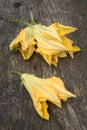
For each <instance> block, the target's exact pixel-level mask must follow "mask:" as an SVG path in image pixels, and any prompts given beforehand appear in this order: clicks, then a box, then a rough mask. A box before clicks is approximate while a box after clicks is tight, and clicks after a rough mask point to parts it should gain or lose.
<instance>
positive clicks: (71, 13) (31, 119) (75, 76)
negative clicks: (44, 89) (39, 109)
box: [0, 0, 87, 130]
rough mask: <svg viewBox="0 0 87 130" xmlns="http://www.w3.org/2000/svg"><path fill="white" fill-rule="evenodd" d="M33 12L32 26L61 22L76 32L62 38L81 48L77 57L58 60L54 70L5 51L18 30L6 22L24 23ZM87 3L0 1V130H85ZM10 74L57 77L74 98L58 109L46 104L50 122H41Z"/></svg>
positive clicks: (78, 0) (81, 0) (37, 60)
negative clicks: (24, 73)
mask: <svg viewBox="0 0 87 130" xmlns="http://www.w3.org/2000/svg"><path fill="white" fill-rule="evenodd" d="M31 10H32V11H33V14H34V16H35V19H36V21H37V22H42V23H44V24H47V25H49V24H51V23H52V22H61V23H62V24H65V25H71V26H74V27H77V28H79V30H78V31H77V32H75V33H73V34H70V35H69V36H68V37H70V38H71V39H73V41H74V44H76V45H78V46H80V47H81V52H79V53H78V54H75V58H74V59H73V60H72V59H70V57H67V58H65V59H59V65H58V67H57V68H55V67H54V66H48V64H47V63H46V62H45V61H44V60H43V58H42V57H41V56H40V55H39V54H34V55H33V56H32V57H31V59H30V60H28V61H24V60H23V58H22V57H21V55H20V53H18V52H10V51H9V48H8V45H9V43H10V42H11V40H13V39H14V37H15V36H16V35H17V34H18V32H19V31H20V29H21V28H23V27H24V26H22V25H18V24H12V23H11V22H10V20H11V19H21V20H27V21H29V20H30V18H29V12H30V11H31ZM86 35H87V1H86V0H75V1H74V0H42V1H41V0H36V1H35V0H26V1H24V0H0V130H86V129H87V123H86V120H87V85H86V84H87V60H86V57H87V45H86V43H87V36H86ZM12 69H15V70H19V71H21V72H27V73H28V72H29V73H33V74H36V75H37V76H39V77H49V76H53V75H56V76H60V77H61V78H62V79H63V80H64V82H65V85H66V86H67V89H69V90H70V91H72V92H73V93H75V94H76V95H77V98H76V99H70V100H68V101H67V102H66V103H63V108H62V109H59V108H57V107H56V106H54V105H53V104H51V103H49V102H48V104H49V112H50V115H51V118H50V120H49V121H45V120H43V119H41V118H40V117H39V116H38V115H37V113H36V112H35V110H34V107H33V104H32V101H31V98H30V96H29V94H28V93H27V91H26V90H25V89H24V88H21V86H20V80H19V79H18V77H17V76H13V75H12V74H11V73H10V71H11V70H12Z"/></svg>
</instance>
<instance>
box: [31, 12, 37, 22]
mask: <svg viewBox="0 0 87 130" xmlns="http://www.w3.org/2000/svg"><path fill="white" fill-rule="evenodd" d="M30 18H31V24H36V22H35V20H34V16H33V13H32V11H31V13H30Z"/></svg>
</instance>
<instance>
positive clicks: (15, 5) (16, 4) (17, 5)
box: [13, 2, 22, 8]
mask: <svg viewBox="0 0 87 130" xmlns="http://www.w3.org/2000/svg"><path fill="white" fill-rule="evenodd" d="M21 5H22V3H21V2H14V3H13V6H14V7H16V8H19V7H20V6H21Z"/></svg>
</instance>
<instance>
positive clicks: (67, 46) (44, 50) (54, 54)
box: [36, 23, 80, 66]
mask: <svg viewBox="0 0 87 130" xmlns="http://www.w3.org/2000/svg"><path fill="white" fill-rule="evenodd" d="M47 29H48V30H50V31H47ZM47 29H46V31H44V30H43V31H42V33H41V35H42V38H41V39H43V38H44V40H45V41H46V44H45V46H44V47H43V44H42V43H43V41H42V42H41V41H40V40H38V41H37V46H38V47H37V49H36V52H38V53H40V54H41V55H42V56H43V58H44V59H45V60H46V62H47V63H48V64H49V65H50V64H53V65H55V66H57V63H58V57H60V58H63V57H66V56H67V54H69V55H70V56H71V57H72V58H73V53H75V52H76V51H80V48H79V47H78V46H72V44H73V41H72V40H70V39H68V38H67V37H66V36H65V35H66V34H68V33H71V32H73V31H75V30H76V28H73V27H70V26H64V25H62V24H59V23H54V24H52V25H50V26H49V27H47ZM48 32H51V35H50V34H49V33H48ZM52 34H53V35H52ZM54 34H56V37H54ZM58 38H59V39H58ZM38 39H39V36H38ZM50 41H53V42H55V44H56V46H55V44H52V43H51V42H50ZM47 42H49V43H50V46H52V49H51V48H49V44H47ZM57 44H58V45H57ZM61 44H62V45H63V47H60V46H59V45H61ZM57 46H59V48H58V49H57Z"/></svg>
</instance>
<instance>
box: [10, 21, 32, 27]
mask: <svg viewBox="0 0 87 130" xmlns="http://www.w3.org/2000/svg"><path fill="white" fill-rule="evenodd" d="M11 22H13V23H20V24H24V25H26V26H30V25H31V24H30V23H28V22H26V21H22V20H11Z"/></svg>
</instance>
